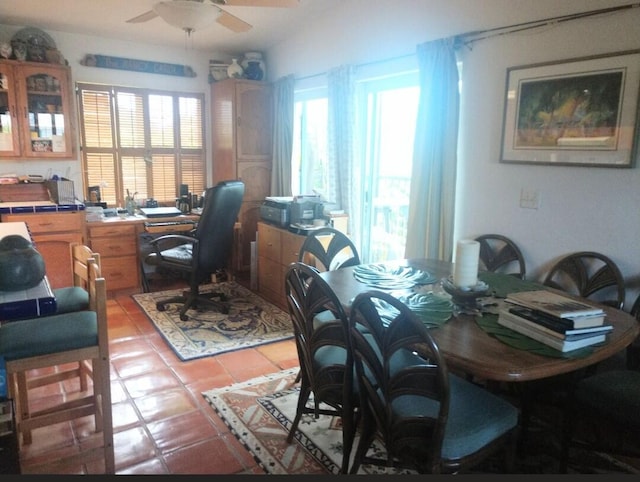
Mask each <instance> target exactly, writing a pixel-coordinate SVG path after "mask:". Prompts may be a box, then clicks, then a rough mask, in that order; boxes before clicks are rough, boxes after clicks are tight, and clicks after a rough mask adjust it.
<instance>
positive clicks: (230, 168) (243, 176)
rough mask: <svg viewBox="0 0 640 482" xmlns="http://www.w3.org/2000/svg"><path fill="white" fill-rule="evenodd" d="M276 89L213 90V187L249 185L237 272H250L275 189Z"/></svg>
mask: <svg viewBox="0 0 640 482" xmlns="http://www.w3.org/2000/svg"><path fill="white" fill-rule="evenodd" d="M272 110H273V108H272V87H271V84H269V83H266V82H258V81H253V80H243V79H226V80H223V81H220V82H215V83H213V84H211V119H212V143H213V155H212V157H213V166H212V172H213V182H214V183H217V182H219V181H224V180H227V179H240V180H242V181H243V182H244V183H245V194H244V202H243V206H242V208H241V210H240V216H239V221H240V223H241V228H240V229H241V232H240V236H239V237H238V239H239V242H240V246H239V248H238V258H237V263H238V265H237V266H234V268H235V269H236V270H238V271H247V270H248V269H249V265H250V262H251V242H252V241H255V239H256V231H257V222H258V220H259V219H260V204H261V203H262V201H264V198H265V197H267V196H269V194H270V189H271V156H272V149H271V145H272V131H273V129H272V119H271V113H272Z"/></svg>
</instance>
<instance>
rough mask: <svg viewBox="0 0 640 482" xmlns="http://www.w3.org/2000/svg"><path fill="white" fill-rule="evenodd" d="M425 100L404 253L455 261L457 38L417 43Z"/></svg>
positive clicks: (421, 105)
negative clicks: (453, 258)
mask: <svg viewBox="0 0 640 482" xmlns="http://www.w3.org/2000/svg"><path fill="white" fill-rule="evenodd" d="M417 55H418V63H419V68H420V101H419V106H418V119H417V122H416V134H415V140H414V153H413V171H412V176H411V194H410V203H409V231H408V234H407V244H406V250H405V256H406V257H407V258H432V259H439V260H443V261H451V259H452V254H453V244H454V243H453V225H454V208H455V185H456V168H457V144H458V118H459V105H460V94H459V91H458V67H457V62H456V55H455V48H454V39H441V40H436V41H432V42H426V43H424V44H420V45H418V47H417Z"/></svg>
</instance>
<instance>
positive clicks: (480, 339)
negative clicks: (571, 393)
mask: <svg viewBox="0 0 640 482" xmlns="http://www.w3.org/2000/svg"><path fill="white" fill-rule="evenodd" d="M384 265H385V266H410V267H412V268H415V269H420V270H423V271H427V272H428V273H430V274H432V275H433V276H434V277H435V278H437V279H438V280H440V279H442V278H446V277H448V276H450V275H451V273H452V266H453V265H452V263H448V262H444V261H438V260H430V259H406V260H398V261H390V262H387V263H384ZM354 270H355V267H349V268H342V269H338V270H333V271H326V272H323V273H321V277H322V278H323V279H324V280H325V281H326V282H327V283H328V284H329V286H331V288H332V289H333V290H334V292H335V293H336V295H337V296H338V298H339V299H340V302H341V303H342V305H343V307H344V308H345V309H346V310H347V311H348V310H349V306H350V305H351V303H352V301H353V299H354V298H355V296H356V295H358V294H359V293H362V292H365V291H368V290H370V289H374V288H372V287H371V286H369V285H367V284H364V283H362V282H360V281H358V280H357V279H356V278H355V277H354ZM505 276H508V275H505ZM545 289H547V288H545ZM548 289H551V288H548ZM563 294H565V295H568V296H572V295H570V294H567V293H563ZM599 306H601V307H602V309H603V310H605V312H606V315H607V317H606V320H607V323H610V324H611V325H613V330H612V332H611V333H610V334H609V335H607V341H606V342H605V343H603V344H601V345H594V346H593V347H591V348H592V351H591V353H589V354H588V355H586V356H581V357H566V356H565V357H562V356H558V357H553V356H545V355H540V354H536V353H534V352H532V351H527V350H523V349H518V348H514V347H512V346H509V345H507V344H505V343H503V342H502V341H500V340H498V339H497V338H495V337H493V336H491V335H490V334H488V333H487V332H486V331H484V330H483V329H482V328H481V327H480V326H479V325H478V323H477V322H476V320H475V315H472V314H457V315H454V316H452V318H451V319H450V320H449V321H447V322H446V323H444V324H442V325H440V326H439V327H437V328H433V329H431V335H432V336H433V338H434V339H435V341H436V343H437V344H438V346H439V348H440V351H441V352H442V353H443V354H444V357H445V360H446V362H447V364H448V365H449V367H450V368H451V369H453V370H456V371H460V372H463V373H465V374H468V375H472V376H475V377H478V378H480V379H485V380H489V381H498V382H525V381H530V380H538V379H542V378H547V377H552V376H556V375H560V374H564V373H570V372H574V371H576V370H578V369H580V368H584V367H587V366H590V365H593V364H596V363H598V362H601V361H602V360H605V359H607V358H609V357H611V356H613V355H615V354H616V353H618V352H620V351H622V350H624V349H625V348H626V347H627V346H628V345H629V344H630V343H631V342H632V341H633V340H634V339H635V338H636V337H637V336H638V333H639V328H638V326H639V323H638V322H637V321H636V319H635V318H634V317H633V316H631V315H630V314H628V313H626V312H624V311H622V310H618V309H616V308H612V307H608V306H605V305H599Z"/></svg>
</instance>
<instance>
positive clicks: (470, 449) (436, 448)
mask: <svg viewBox="0 0 640 482" xmlns="http://www.w3.org/2000/svg"><path fill="white" fill-rule="evenodd" d="M349 338H350V344H349V346H350V348H351V349H352V351H353V361H354V364H355V367H356V373H357V385H358V387H359V393H360V407H361V411H362V423H361V424H360V428H361V433H360V439H359V443H358V446H357V449H356V453H355V458H354V461H353V464H352V465H351V469H350V473H351V474H355V473H357V471H358V468H359V467H360V465H361V464H363V463H368V464H369V463H370V464H375V465H380V466H388V467H389V466H393V467H401V468H411V469H414V470H417V471H418V472H420V473H458V472H463V471H466V470H468V469H470V468H471V467H474V466H476V465H478V464H479V463H480V462H481V461H483V460H484V459H485V458H487V457H488V456H489V455H491V454H493V453H495V452H497V451H498V450H505V451H506V455H507V457H506V463H507V464H506V471H507V472H509V471H511V470H512V469H513V464H514V455H515V452H514V445H515V444H514V442H515V436H516V430H517V424H518V410H517V409H516V407H514V406H513V405H511V404H510V403H509V402H507V401H506V400H503V399H502V398H500V397H498V396H497V395H494V394H492V393H491V392H489V391H488V390H485V389H484V388H482V387H480V386H477V385H475V384H473V383H471V382H468V381H466V380H464V379H462V378H460V377H457V376H455V375H453V374H452V373H450V372H449V371H448V369H447V364H446V362H445V359H444V357H443V356H442V354H441V353H440V350H439V348H438V345H437V344H436V342H435V341H434V340H433V338H432V337H431V334H430V333H429V329H428V328H427V327H425V325H424V324H423V323H422V321H421V320H420V319H419V318H418V317H417V316H416V314H415V313H413V312H412V311H411V310H410V309H409V308H408V307H407V305H405V304H404V303H402V302H401V301H400V300H398V299H397V298H395V297H393V296H392V295H390V294H389V293H386V292H382V291H377V290H372V291H367V292H364V293H361V294H359V295H358V296H356V298H355V300H354V301H353V303H352V305H351V310H350V315H349ZM376 437H378V439H379V440H380V441H381V443H382V444H383V445H384V448H385V450H386V454H385V455H384V456H382V455H381V454H380V453H379V452H371V451H370V448H371V444H372V443H373V440H374V439H375V438H376Z"/></svg>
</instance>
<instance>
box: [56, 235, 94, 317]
mask: <svg viewBox="0 0 640 482" xmlns="http://www.w3.org/2000/svg"><path fill="white" fill-rule="evenodd" d="M69 250H70V253H71V256H70V259H71V274H72V280H73V284H72V285H71V286H64V287H61V288H55V289H54V290H53V295H54V297H55V299H56V313H57V314H61V313H70V312H72V311H82V310H86V309H88V308H89V291H88V288H89V270H88V265H87V263H88V261H89V260H90V259H92V260H93V261H94V262H95V263H96V264H97V265H98V268H101V266H102V265H101V263H100V254H99V253H95V252H93V251H92V250H91V248H89V247H88V246H86V245H84V244H80V243H71V244H70V245H69Z"/></svg>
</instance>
